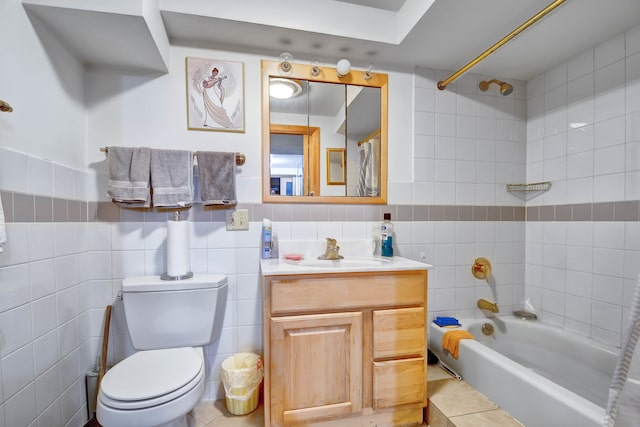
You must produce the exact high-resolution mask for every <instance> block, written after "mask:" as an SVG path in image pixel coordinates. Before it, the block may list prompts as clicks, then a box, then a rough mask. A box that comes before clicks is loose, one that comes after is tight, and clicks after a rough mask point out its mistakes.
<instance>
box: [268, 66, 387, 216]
mask: <svg viewBox="0 0 640 427" xmlns="http://www.w3.org/2000/svg"><path fill="white" fill-rule="evenodd" d="M261 66H262V67H261V68H262V201H263V203H327V204H362V205H386V204H387V170H388V168H387V129H388V111H387V110H388V93H389V90H388V76H387V74H384V73H373V74H372V76H371V78H370V79H369V80H365V79H364V71H361V70H351V72H350V73H349V74H347V75H346V76H343V77H338V75H337V73H336V70H335V68H331V67H318V68H319V70H320V73H319V74H318V75H317V76H315V77H314V76H312V75H311V69H312V68H313V67H312V66H311V65H308V64H291V71H289V72H287V73H285V72H283V71H282V70H281V69H280V62H278V61H269V60H263V61H262V63H261ZM271 77H284V78H294V79H298V80H308V81H310V82H321V83H337V84H346V85H355V86H365V87H374V88H379V89H380V178H379V180H380V195H379V196H377V197H359V196H318V195H313V196H282V195H273V194H271V180H270V177H271V167H270V153H271V147H270V145H271V132H272V131H274V133H278V132H277V130H276V129H277V128H278V127H280V128H282V125H283V124H273V125H272V124H271V120H270V118H271V112H270V104H269V79H270V78H271ZM345 149H346V147H345ZM319 160H320V159H319V156H318V164H317V167H318V168H320V163H319Z"/></svg>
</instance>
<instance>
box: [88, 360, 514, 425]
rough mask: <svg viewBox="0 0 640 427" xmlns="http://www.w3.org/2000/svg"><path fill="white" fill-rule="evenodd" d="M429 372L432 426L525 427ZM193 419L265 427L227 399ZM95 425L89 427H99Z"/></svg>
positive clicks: (203, 405)
mask: <svg viewBox="0 0 640 427" xmlns="http://www.w3.org/2000/svg"><path fill="white" fill-rule="evenodd" d="M428 372H429V379H428V382H429V387H428V390H429V427H522V424H520V423H519V422H518V421H517V420H516V419H514V418H513V417H511V416H510V415H508V414H507V413H506V412H505V411H503V410H502V409H500V408H499V407H498V406H496V405H495V404H494V403H493V402H491V401H489V400H488V399H487V398H486V397H485V396H484V395H482V394H481V393H479V392H478V391H477V390H475V389H473V388H472V387H471V386H469V385H468V384H467V383H465V382H464V381H458V380H457V379H455V378H453V377H452V376H451V375H450V374H449V373H447V372H446V371H445V370H444V369H442V368H440V367H439V366H437V365H429V371H428ZM261 402H262V396H261ZM192 416H193V418H194V420H195V427H264V421H263V419H264V411H263V407H262V403H261V404H260V405H259V406H258V408H257V409H256V410H255V411H253V412H251V413H249V414H247V415H243V416H236V415H232V414H230V413H229V412H228V411H227V408H226V405H225V401H224V400H216V401H205V402H200V403H198V404H197V405H196V407H195V408H194V409H193V411H192ZM93 422H94V423H93V424H92V423H89V424H87V426H92V427H93V426H98V423H97V422H95V420H94V421H93ZM339 425H340V423H339V421H337V422H336V426H339Z"/></svg>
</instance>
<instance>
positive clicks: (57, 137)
mask: <svg viewBox="0 0 640 427" xmlns="http://www.w3.org/2000/svg"><path fill="white" fill-rule="evenodd" d="M0 24H1V26H2V32H3V34H4V36H3V37H0V52H2V57H3V59H2V67H0V81H1V82H2V83H0V89H1V95H0V97H1V98H2V99H3V100H5V101H7V102H8V103H9V104H11V106H12V107H13V109H14V111H13V112H12V113H10V114H7V113H3V114H2V115H0V147H6V148H11V149H14V150H17V151H20V152H23V153H29V154H31V155H33V156H35V157H36V158H40V159H48V160H51V161H53V162H55V163H57V164H60V165H62V166H66V167H69V168H74V169H79V170H83V169H84V167H85V131H86V123H85V109H84V92H83V70H82V66H81V64H79V63H78V62H77V61H76V60H75V59H74V58H73V57H72V56H71V55H70V54H69V52H68V51H67V50H66V49H65V48H64V47H62V46H60V45H59V44H58V43H57V41H56V39H55V37H53V36H52V35H51V34H50V33H48V32H46V30H44V29H40V28H39V31H40V33H39V34H36V32H35V31H34V28H33V26H32V24H31V22H30V21H29V18H28V17H27V15H26V13H25V11H24V9H23V7H22V3H21V2H20V0H2V1H0ZM61 111H64V116H62V117H61V115H60V114H59V112H61ZM12 166H13V168H12V169H11V170H10V171H6V170H5V171H0V174H3V175H4V174H11V173H13V172H15V171H16V170H18V168H20V167H24V166H25V165H18V164H14V165H12ZM0 176H1V175H0ZM23 191H26V187H25V188H24V189H23Z"/></svg>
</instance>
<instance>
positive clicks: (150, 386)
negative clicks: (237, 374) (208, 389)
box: [96, 274, 228, 427]
mask: <svg viewBox="0 0 640 427" xmlns="http://www.w3.org/2000/svg"><path fill="white" fill-rule="evenodd" d="M227 289H228V282H227V277H226V276H224V275H222V274H196V275H194V277H193V278H190V279H186V280H179V281H164V280H162V279H161V278H160V277H156V276H141V277H131V278H127V279H124V280H123V281H122V301H123V307H124V314H125V318H126V324H127V330H128V331H129V336H130V338H131V344H132V345H133V348H134V349H136V350H138V352H137V353H134V354H132V355H130V356H129V357H127V358H126V359H124V360H122V361H120V362H119V363H117V364H116V365H115V366H114V367H113V368H111V369H110V370H109V371H107V372H106V374H105V376H104V377H103V378H102V381H101V382H100V388H99V391H98V401H97V404H96V416H97V418H98V422H99V423H100V424H101V425H102V426H103V427H192V424H193V419H192V418H191V417H189V416H188V415H187V414H188V413H189V411H191V410H192V409H193V407H194V406H195V405H196V403H198V401H199V400H200V398H201V397H202V395H203V393H204V389H205V377H206V369H205V360H204V351H203V346H205V345H208V344H209V343H211V342H213V341H214V340H216V339H218V338H219V337H220V334H221V331H222V323H223V321H224V312H225V306H226V302H227Z"/></svg>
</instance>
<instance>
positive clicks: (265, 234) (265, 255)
mask: <svg viewBox="0 0 640 427" xmlns="http://www.w3.org/2000/svg"><path fill="white" fill-rule="evenodd" d="M271 239H272V228H271V221H270V220H268V219H266V218H264V219H263V220H262V239H261V240H262V251H261V256H262V259H270V258H271V256H272V254H271Z"/></svg>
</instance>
